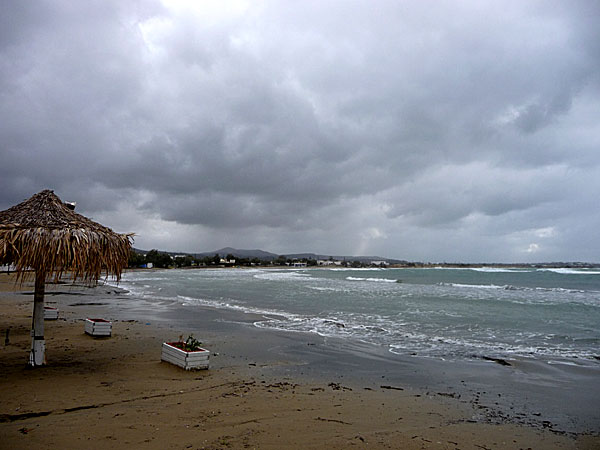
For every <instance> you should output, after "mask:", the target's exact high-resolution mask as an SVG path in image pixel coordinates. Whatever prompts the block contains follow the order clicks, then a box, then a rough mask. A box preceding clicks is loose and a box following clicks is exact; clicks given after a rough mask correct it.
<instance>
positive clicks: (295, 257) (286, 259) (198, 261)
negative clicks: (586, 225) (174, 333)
mask: <svg viewBox="0 0 600 450" xmlns="http://www.w3.org/2000/svg"><path fill="white" fill-rule="evenodd" d="M236 266H237V267H244V266H245V267H253V266H263V267H336V266H337V267H355V268H358V267H389V268H403V267H406V268H420V267H465V268H467V267H516V268H518V267H523V268H525V267H535V268H559V267H562V268H580V269H586V268H597V267H600V263H589V262H562V261H553V262H539V263H489V262H486V263H453V262H419V261H405V260H398V259H392V258H383V257H380V256H326V255H320V254H315V253H295V254H288V255H277V254H275V253H269V252H266V251H263V250H240V249H235V248H231V247H226V248H222V249H220V250H215V251H213V252H204V253H177V252H168V251H159V250H156V249H153V250H150V251H145V250H140V249H135V248H134V249H132V251H131V256H130V258H129V267H130V268H174V267H177V268H183V267H185V268H202V267H236Z"/></svg>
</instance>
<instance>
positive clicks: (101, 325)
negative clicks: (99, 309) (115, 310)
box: [85, 319, 112, 336]
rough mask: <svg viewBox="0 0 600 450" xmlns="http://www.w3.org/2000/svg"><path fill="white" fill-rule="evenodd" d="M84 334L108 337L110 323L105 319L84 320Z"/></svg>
mask: <svg viewBox="0 0 600 450" xmlns="http://www.w3.org/2000/svg"><path fill="white" fill-rule="evenodd" d="M85 332H86V333H87V334H89V335H90V336H110V335H111V334H112V322H111V321H109V320H105V319H85Z"/></svg>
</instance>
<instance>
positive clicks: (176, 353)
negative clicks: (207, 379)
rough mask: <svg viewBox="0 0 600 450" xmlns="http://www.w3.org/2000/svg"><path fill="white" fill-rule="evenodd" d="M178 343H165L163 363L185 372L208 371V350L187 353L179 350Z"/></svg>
mask: <svg viewBox="0 0 600 450" xmlns="http://www.w3.org/2000/svg"><path fill="white" fill-rule="evenodd" d="M177 344H179V343H178V342H163V345H162V355H161V358H160V359H162V360H163V361H166V362H169V363H171V364H175V365H176V366H179V367H183V368H184V369H185V370H192V369H208V358H209V356H210V351H208V350H206V349H203V348H202V349H200V350H196V351H194V352H186V351H184V350H181V349H180V348H177Z"/></svg>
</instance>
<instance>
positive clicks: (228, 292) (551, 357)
mask: <svg viewBox="0 0 600 450" xmlns="http://www.w3.org/2000/svg"><path fill="white" fill-rule="evenodd" d="M121 287H123V288H125V289H127V290H129V291H130V292H131V294H132V295H135V296H138V297H142V298H144V299H146V300H147V301H150V302H154V301H155V302H156V303H157V304H159V303H160V304H161V305H162V306H161V307H165V305H167V307H169V308H177V307H178V305H181V304H185V305H186V306H187V307H190V306H192V307H193V306H194V305H199V306H203V307H207V306H208V307H212V308H225V309H234V310H239V311H243V312H248V313H258V314H260V315H261V316H262V317H263V318H262V320H258V321H256V322H255V326H257V327H260V328H274V329H279V330H284V331H288V332H306V333H318V334H320V335H323V336H335V337H340V338H344V339H348V340H360V341H364V342H368V343H372V344H375V345H378V346H383V347H384V348H386V349H388V350H389V351H390V352H393V353H397V354H404V355H415V356H420V357H433V358H442V359H450V360H457V359H458V360H460V359H463V360H464V359H473V358H481V357H493V358H507V359H510V358H535V359H541V360H544V361H545V362H548V363H550V364H567V365H592V366H600V271H598V270H575V269H547V270H538V269H534V268H531V269H505V268H498V269H494V268H485V269H445V268H439V269H435V268H432V269H362V270H361V269H345V268H339V269H281V270H278V269H201V270H165V271H147V272H145V271H141V272H129V273H126V274H125V275H124V277H123V281H122V283H121Z"/></svg>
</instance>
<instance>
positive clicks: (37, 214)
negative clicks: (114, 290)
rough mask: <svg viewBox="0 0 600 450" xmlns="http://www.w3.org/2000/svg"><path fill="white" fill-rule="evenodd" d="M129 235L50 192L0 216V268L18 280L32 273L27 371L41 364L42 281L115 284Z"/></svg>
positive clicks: (124, 260) (42, 346)
mask: <svg viewBox="0 0 600 450" xmlns="http://www.w3.org/2000/svg"><path fill="white" fill-rule="evenodd" d="M132 236H133V234H117V233H115V232H114V231H112V230H111V229H110V228H107V227H105V226H102V225H100V224H99V223H96V222H94V221H92V220H90V219H88V218H87V217H84V216H82V215H81V214H77V213H76V212H75V211H73V210H72V209H71V208H70V207H69V205H67V204H65V203H63V202H62V201H61V200H60V199H59V198H58V197H57V196H56V195H55V194H54V192H53V191H50V190H45V191H42V192H40V193H38V194H35V195H34V196H33V197H31V198H30V199H29V200H26V201H24V202H23V203H19V204H18V205H16V206H13V207H12V208H9V209H7V210H5V211H0V264H11V263H12V264H14V265H15V267H16V271H17V278H18V279H20V280H21V281H22V280H23V279H24V278H26V277H27V276H28V275H29V274H32V273H35V292H34V295H33V326H32V341H31V354H30V358H29V362H30V364H31V365H32V366H40V365H43V364H45V341H44V284H45V281H46V278H48V277H54V278H55V279H56V280H58V279H59V278H60V277H61V276H62V275H63V274H65V273H67V272H68V273H70V274H71V275H72V276H73V279H74V280H75V279H77V278H81V279H83V280H84V281H86V282H88V283H90V284H94V283H96V282H97V281H98V279H99V278H100V276H101V275H102V274H103V273H105V274H106V276H108V275H114V276H116V277H117V280H118V279H119V278H120V276H121V271H122V270H123V268H124V267H126V265H127V261H128V258H129V251H130V249H131V241H132ZM31 270H33V272H31Z"/></svg>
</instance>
